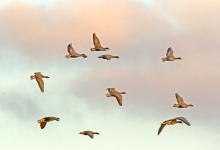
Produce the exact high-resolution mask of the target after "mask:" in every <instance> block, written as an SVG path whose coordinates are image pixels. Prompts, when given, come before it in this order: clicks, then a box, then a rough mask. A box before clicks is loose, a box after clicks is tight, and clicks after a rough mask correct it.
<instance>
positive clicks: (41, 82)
mask: <svg viewBox="0 0 220 150" xmlns="http://www.w3.org/2000/svg"><path fill="white" fill-rule="evenodd" d="M30 78H31V80H34V79H35V80H36V81H37V84H38V86H39V88H40V91H41V92H44V80H43V78H50V77H48V76H45V75H43V74H42V73H41V72H35V73H34V75H31V76H30Z"/></svg>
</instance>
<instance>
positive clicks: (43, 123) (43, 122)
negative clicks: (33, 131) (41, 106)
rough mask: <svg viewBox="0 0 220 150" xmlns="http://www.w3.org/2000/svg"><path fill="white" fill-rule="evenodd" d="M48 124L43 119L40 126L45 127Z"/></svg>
mask: <svg viewBox="0 0 220 150" xmlns="http://www.w3.org/2000/svg"><path fill="white" fill-rule="evenodd" d="M46 124H47V122H45V121H42V122H41V123H40V128H41V129H43V128H44V127H45V126H46Z"/></svg>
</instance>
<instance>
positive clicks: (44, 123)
mask: <svg viewBox="0 0 220 150" xmlns="http://www.w3.org/2000/svg"><path fill="white" fill-rule="evenodd" d="M54 120H56V121H59V120H60V118H58V117H44V118H42V119H40V120H38V121H37V122H38V123H39V124H40V128H41V129H43V128H44V127H45V126H46V124H47V122H51V121H54Z"/></svg>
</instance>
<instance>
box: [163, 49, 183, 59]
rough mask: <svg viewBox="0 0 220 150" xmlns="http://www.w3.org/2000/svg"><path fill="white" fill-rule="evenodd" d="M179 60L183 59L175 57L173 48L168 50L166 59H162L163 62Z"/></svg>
mask: <svg viewBox="0 0 220 150" xmlns="http://www.w3.org/2000/svg"><path fill="white" fill-rule="evenodd" d="M178 59H182V58H181V57H176V56H175V55H174V52H173V49H172V48H171V47H169V48H168V49H167V53H166V57H165V58H162V61H163V62H164V61H174V60H178Z"/></svg>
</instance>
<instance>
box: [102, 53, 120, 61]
mask: <svg viewBox="0 0 220 150" xmlns="http://www.w3.org/2000/svg"><path fill="white" fill-rule="evenodd" d="M98 58H102V59H106V60H111V59H112V58H119V56H114V55H110V54H105V55H101V56H99V57H98Z"/></svg>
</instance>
